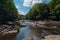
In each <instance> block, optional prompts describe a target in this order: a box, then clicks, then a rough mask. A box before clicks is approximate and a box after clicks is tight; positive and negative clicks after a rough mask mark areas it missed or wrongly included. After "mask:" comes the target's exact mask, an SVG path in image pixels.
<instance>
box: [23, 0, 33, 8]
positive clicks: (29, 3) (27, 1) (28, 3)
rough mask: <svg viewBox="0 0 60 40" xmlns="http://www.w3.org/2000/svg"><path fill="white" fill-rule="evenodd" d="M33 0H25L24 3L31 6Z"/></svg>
mask: <svg viewBox="0 0 60 40" xmlns="http://www.w3.org/2000/svg"><path fill="white" fill-rule="evenodd" d="M31 2H32V0H24V3H23V5H24V6H27V7H29V6H31Z"/></svg>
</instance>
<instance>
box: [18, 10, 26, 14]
mask: <svg viewBox="0 0 60 40" xmlns="http://www.w3.org/2000/svg"><path fill="white" fill-rule="evenodd" d="M18 13H19V14H22V15H25V14H26V13H25V12H24V11H21V10H18Z"/></svg>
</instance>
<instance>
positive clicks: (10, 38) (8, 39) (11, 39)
mask: <svg viewBox="0 0 60 40" xmlns="http://www.w3.org/2000/svg"><path fill="white" fill-rule="evenodd" d="M16 35H17V30H12V31H8V32H5V33H4V34H3V35H0V40H15V38H16Z"/></svg>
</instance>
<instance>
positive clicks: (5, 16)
mask: <svg viewBox="0 0 60 40" xmlns="http://www.w3.org/2000/svg"><path fill="white" fill-rule="evenodd" d="M17 17H18V12H17V9H16V7H15V5H14V3H13V0H0V24H5V23H7V22H8V21H15V20H16V19H17Z"/></svg>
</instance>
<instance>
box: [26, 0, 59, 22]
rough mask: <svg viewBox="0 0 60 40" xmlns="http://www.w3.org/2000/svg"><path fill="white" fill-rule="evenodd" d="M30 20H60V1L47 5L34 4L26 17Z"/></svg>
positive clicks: (53, 1)
mask: <svg viewBox="0 0 60 40" xmlns="http://www.w3.org/2000/svg"><path fill="white" fill-rule="evenodd" d="M26 19H30V20H57V21H59V20H60V0H57V1H56V0H51V2H49V3H36V4H35V5H33V7H32V8H31V9H30V11H29V12H28V14H27V15H26Z"/></svg>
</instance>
